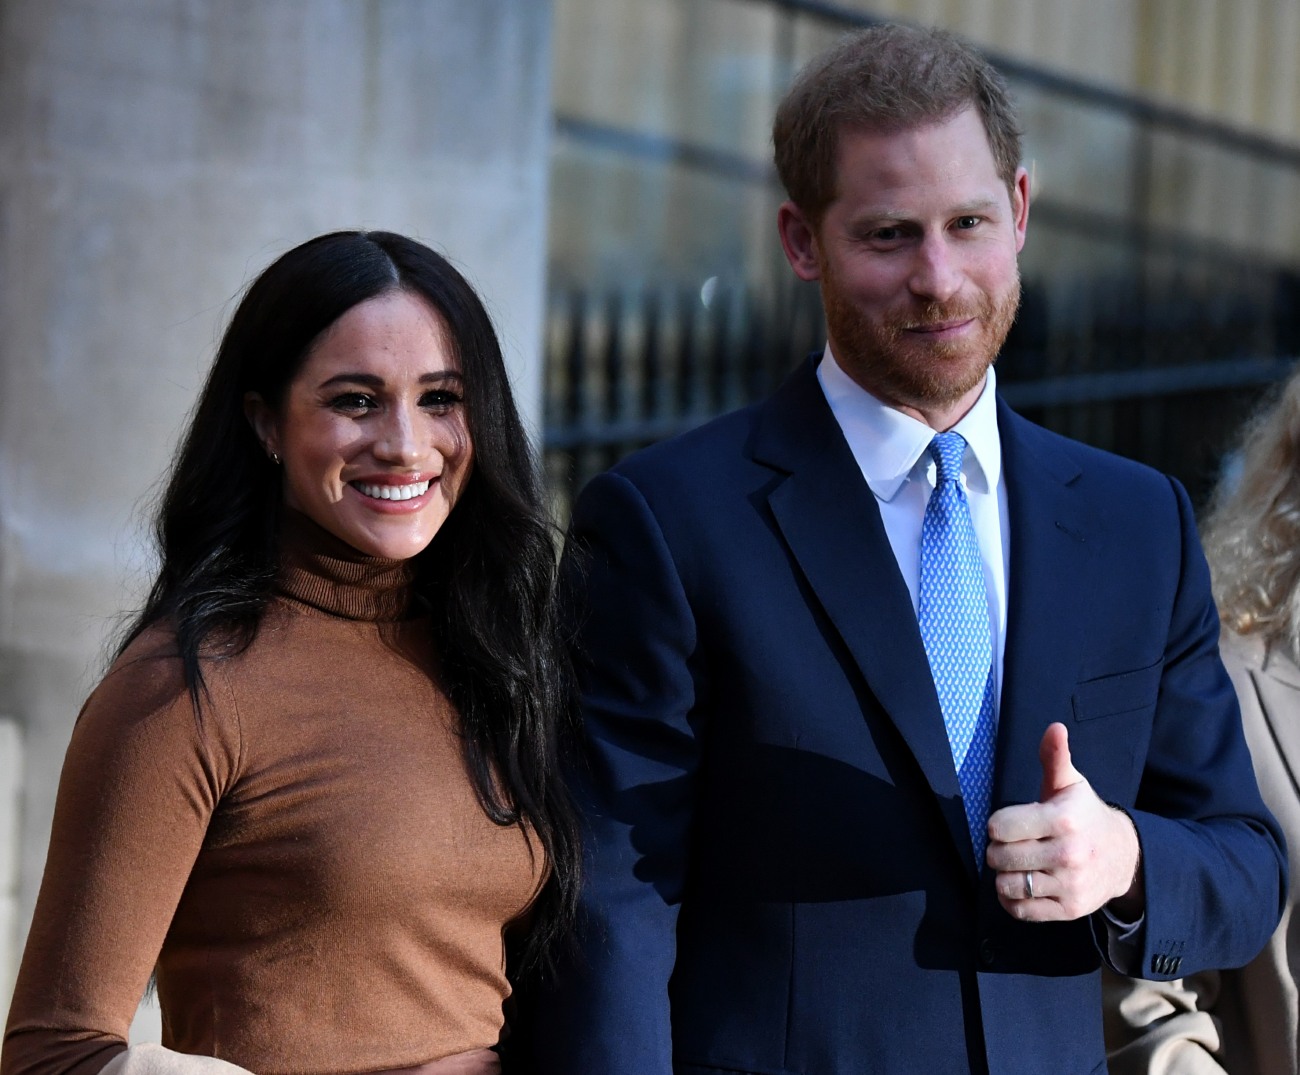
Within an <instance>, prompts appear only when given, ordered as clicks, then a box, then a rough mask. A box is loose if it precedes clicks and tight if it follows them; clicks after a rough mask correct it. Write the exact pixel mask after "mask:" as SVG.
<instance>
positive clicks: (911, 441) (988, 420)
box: [817, 345, 1002, 500]
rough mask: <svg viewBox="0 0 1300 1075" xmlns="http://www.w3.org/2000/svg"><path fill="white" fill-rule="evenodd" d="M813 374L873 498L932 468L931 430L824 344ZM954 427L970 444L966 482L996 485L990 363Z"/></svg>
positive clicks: (998, 461) (980, 487)
mask: <svg viewBox="0 0 1300 1075" xmlns="http://www.w3.org/2000/svg"><path fill="white" fill-rule="evenodd" d="M817 379H818V381H819V382H820V383H821V386H822V392H823V393H825V395H826V402H827V403H829V404H830V408H831V413H832V414H833V415H834V416H835V420H836V422H838V423H839V426H840V428H841V429H842V430H843V431H844V436H845V438H846V439H847V440H848V442H849V448H850V449H851V450H852V452H853V457H854V459H855V460H857V464H858V467H859V468H860V469H861V471H862V476H863V477H864V478H866V479H867V485H869V486H870V487H871V491H872V492H873V493H874V494H875V495H876V496H877V497H879V498H880V499H881V500H892V499H893V498H894V495H895V494H896V493H897V492H898V490H899V489H900V488H902V486H903V483H904V482H905V481H907V479H908V478H910V477H915V476H919V474H924V473H925V472H926V471H927V470H932V469H933V464H932V463H931V461H930V458H929V456H928V455H926V451H925V449H926V448H927V447H928V445H929V443H930V441H931V440H932V439H933V437H934V430H933V429H931V428H930V427H929V426H928V425H926V424H925V423H924V422H922V421H920V420H919V419H916V418H913V417H911V416H910V415H906V414H904V413H903V412H902V411H897V410H895V409H894V408H893V407H890V406H887V405H886V404H884V403H882V402H881V401H880V400H878V399H877V398H876V397H875V396H873V395H872V394H871V393H870V392H868V391H867V390H866V389H865V388H863V387H862V386H861V385H859V384H858V383H857V382H856V381H855V380H853V379H852V378H851V377H850V376H849V375H848V374H847V373H845V372H844V370H843V369H841V368H840V365H839V363H838V362H836V361H835V356H834V355H833V354H831V349H830V346H829V345H828V346H827V348H826V351H825V354H824V355H823V357H822V360H821V362H820V363H819V364H818V366H817ZM953 429H954V430H955V431H956V432H958V433H960V434H961V435H962V437H964V438H965V440H966V444H967V445H968V446H969V448H970V450H969V451H968V452H967V453H966V458H965V460H964V462H963V464H962V473H963V474H964V475H965V477H966V482H967V486H968V487H969V488H970V489H972V490H974V491H976V492H983V493H986V492H990V491H992V490H993V489H996V488H997V484H998V481H999V479H1000V478H1001V476H1002V442H1001V440H1000V439H999V438H998V412H997V374H995V373H994V372H993V367H992V366H990V367H989V371H988V377H987V379H986V380H985V382H984V391H983V392H981V393H980V395H979V398H978V399H977V400H976V401H975V404H974V406H972V407H971V409H970V410H969V411H967V412H966V414H965V415H964V416H963V417H962V419H961V421H960V422H958V423H957V424H956V425H955V426H953ZM914 472H918V473H914ZM930 480H931V481H933V478H931V479H930Z"/></svg>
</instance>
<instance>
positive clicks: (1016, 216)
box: [1011, 168, 1032, 253]
mask: <svg viewBox="0 0 1300 1075" xmlns="http://www.w3.org/2000/svg"><path fill="white" fill-rule="evenodd" d="M1031 186H1032V184H1031V183H1030V181H1029V173H1028V172H1027V171H1025V169H1024V168H1017V169H1016V179H1015V183H1014V184H1013V186H1012V189H1011V218H1012V222H1013V224H1014V226H1015V231H1016V252H1017V253H1019V252H1020V251H1021V250H1023V249H1024V248H1025V234H1026V231H1027V229H1028V227H1029V195H1030V193H1031V191H1030V187H1031Z"/></svg>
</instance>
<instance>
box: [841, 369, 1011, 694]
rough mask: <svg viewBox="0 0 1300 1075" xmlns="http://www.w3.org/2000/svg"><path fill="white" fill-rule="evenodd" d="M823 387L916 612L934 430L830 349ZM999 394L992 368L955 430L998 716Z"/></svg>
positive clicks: (1003, 590) (1002, 610) (1003, 521)
mask: <svg viewBox="0 0 1300 1075" xmlns="http://www.w3.org/2000/svg"><path fill="white" fill-rule="evenodd" d="M817 380H818V382H819V383H820V384H821V387H822V392H823V393H825V395H826V402H827V403H829V404H830V408H831V413H832V414H833V415H834V416H835V421H836V422H838V423H839V427H840V429H841V430H843V431H844V436H845V439H846V440H847V441H848V442H849V448H850V450H852V452H853V458H854V459H855V460H857V464H858V469H859V470H861V471H862V476H863V478H865V479H866V482H867V485H868V487H870V489H871V492H872V493H873V494H874V496H875V498H876V504H877V505H878V506H879V508H880V518H881V521H882V522H884V524H885V534H886V535H887V536H888V538H889V545H890V547H891V548H892V549H893V551H894V559H895V560H897V561H898V569H899V571H901V572H902V575H903V581H904V582H905V583H907V592H908V593H909V594H911V596H912V611H913V612H915V611H916V606H917V591H918V589H919V585H920V577H921V522H922V520H923V519H924V518H925V506H926V504H927V503H928V502H929V499H930V493H931V492H932V491H933V490H934V485H935V465H934V460H933V459H932V458H931V457H930V455H929V453H928V452H927V451H926V448H927V447H928V446H929V443H930V441H931V439H932V438H933V437H934V435H935V431H934V430H933V429H931V428H930V427H929V426H928V425H926V424H925V423H924V422H922V421H919V420H918V419H916V418H913V417H911V416H910V415H906V414H904V413H903V412H902V411H897V410H895V409H894V408H893V407H890V406H887V405H886V404H884V403H882V402H880V400H878V399H877V398H876V397H875V396H873V395H872V394H871V393H870V392H868V391H867V390H866V389H865V388H863V387H862V386H861V385H859V384H858V383H857V382H856V381H854V380H853V379H852V378H851V377H849V375H848V374H847V373H845V372H844V370H843V369H841V368H840V366H839V364H838V363H837V362H836V361H835V356H834V355H832V354H831V349H830V347H829V346H828V347H827V348H826V352H825V354H824V355H823V357H822V360H821V362H820V363H819V364H818V366H817ZM996 387H997V378H996V376H995V374H994V373H993V369H992V368H991V367H990V369H989V372H988V378H987V380H986V381H985V383H984V391H983V392H981V393H980V397H979V399H978V400H976V401H975V405H974V406H973V407H971V409H970V410H969V411H968V412H967V413H966V415H965V416H964V417H963V418H962V420H961V421H960V422H958V423H957V424H956V425H955V426H953V429H954V431H956V432H957V433H960V434H961V435H962V437H963V438H964V439H965V441H966V444H967V450H966V454H965V456H964V457H963V459H962V484H963V485H964V486H965V488H966V499H967V501H968V502H969V503H970V514H971V523H972V524H973V525H974V527H975V538H976V540H977V541H978V542H979V548H980V558H981V560H983V562H984V585H985V589H986V591H987V595H988V605H989V632H990V634H991V636H992V639H993V698H994V705H995V713H996V706H997V702H998V700H999V699H1000V698H1001V696H1002V664H1003V654H1004V652H1005V650H1006V641H1007V572H1008V568H1007V561H1008V556H1007V552H1008V545H1009V537H1008V529H1007V486H1006V482H1005V481H1004V480H1003V477H1002V442H1001V440H1000V439H999V438H998V413H997V406H996V397H995V390H996Z"/></svg>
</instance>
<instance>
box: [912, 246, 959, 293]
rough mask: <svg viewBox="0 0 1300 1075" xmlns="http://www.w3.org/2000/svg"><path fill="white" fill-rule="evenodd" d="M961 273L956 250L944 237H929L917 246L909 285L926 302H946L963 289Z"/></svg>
mask: <svg viewBox="0 0 1300 1075" xmlns="http://www.w3.org/2000/svg"><path fill="white" fill-rule="evenodd" d="M961 282H962V274H961V271H960V269H959V267H958V264H957V259H956V256H955V254H954V252H953V251H952V250H951V249H950V247H949V244H948V243H947V242H946V241H945V239H944V237H942V236H927V237H926V238H924V239H923V240H922V241H921V242H920V244H919V245H918V246H917V248H916V257H915V262H914V264H913V265H912V273H911V276H910V277H909V278H908V282H907V285H908V288H909V289H910V290H911V292H912V294H913V295H915V296H916V297H917V298H920V299H924V300H925V301H927V302H946V301H947V300H948V299H950V298H952V297H953V296H954V295H955V294H957V292H958V290H960V288H961Z"/></svg>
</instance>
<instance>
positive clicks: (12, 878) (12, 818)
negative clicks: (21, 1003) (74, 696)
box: [0, 716, 23, 997]
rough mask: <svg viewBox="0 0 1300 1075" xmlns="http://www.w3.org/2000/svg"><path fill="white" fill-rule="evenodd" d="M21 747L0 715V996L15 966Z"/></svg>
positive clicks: (10, 985) (6, 989)
mask: <svg viewBox="0 0 1300 1075" xmlns="http://www.w3.org/2000/svg"><path fill="white" fill-rule="evenodd" d="M22 748H23V741H22V736H21V735H20V734H19V731H18V722H17V721H14V720H10V719H9V718H8V717H4V716H0V997H7V996H8V995H9V993H10V990H11V989H12V988H13V972H14V969H15V968H16V967H17V951H16V949H17V943H18V863H19V854H18V840H19V833H20V830H21V826H20V824H19V818H20V816H21V814H20V811H19V792H20V789H21V788H22V781H21V776H22V762H23V749H22Z"/></svg>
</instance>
